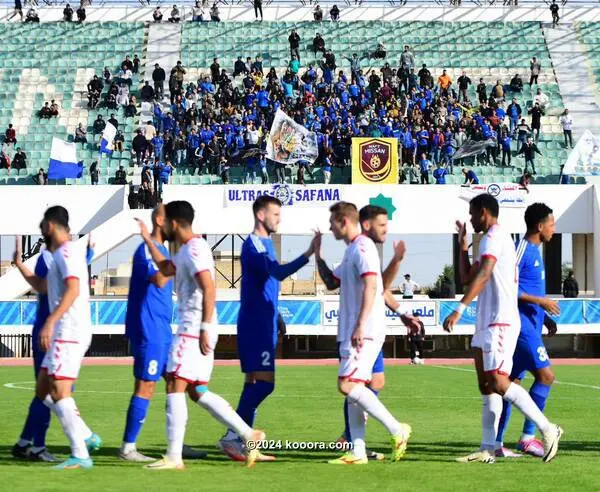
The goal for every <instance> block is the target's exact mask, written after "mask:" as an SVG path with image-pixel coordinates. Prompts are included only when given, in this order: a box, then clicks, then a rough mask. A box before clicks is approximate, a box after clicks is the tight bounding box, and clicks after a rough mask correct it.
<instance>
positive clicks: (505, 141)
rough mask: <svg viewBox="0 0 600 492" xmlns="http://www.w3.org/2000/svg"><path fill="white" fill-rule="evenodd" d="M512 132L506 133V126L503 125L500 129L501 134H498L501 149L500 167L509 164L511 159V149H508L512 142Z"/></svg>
mask: <svg viewBox="0 0 600 492" xmlns="http://www.w3.org/2000/svg"><path fill="white" fill-rule="evenodd" d="M511 135H512V132H511V133H508V132H507V131H506V127H504V128H503V129H502V134H501V136H500V146H501V149H502V167H505V166H509V167H510V165H511V160H512V156H511V151H510V144H511V142H512V136H511Z"/></svg>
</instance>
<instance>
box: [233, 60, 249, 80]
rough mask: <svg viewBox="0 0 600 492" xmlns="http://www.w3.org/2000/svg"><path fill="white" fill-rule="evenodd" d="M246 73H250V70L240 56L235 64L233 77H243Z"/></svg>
mask: <svg viewBox="0 0 600 492" xmlns="http://www.w3.org/2000/svg"><path fill="white" fill-rule="evenodd" d="M244 73H248V69H247V68H246V64H245V63H244V62H243V60H242V57H241V56H238V57H237V60H236V62H235V63H234V64H233V76H234V77H237V76H238V75H242V74H244Z"/></svg>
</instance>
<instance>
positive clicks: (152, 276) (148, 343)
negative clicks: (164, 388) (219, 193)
mask: <svg viewBox="0 0 600 492" xmlns="http://www.w3.org/2000/svg"><path fill="white" fill-rule="evenodd" d="M164 225H165V208H164V206H163V205H159V206H158V207H156V208H155V209H154V210H153V211H152V234H151V238H152V241H153V242H154V244H155V245H156V247H157V248H158V250H159V251H160V252H161V254H162V255H163V256H164V257H165V258H167V259H169V258H170V255H169V250H168V249H167V248H166V247H165V245H164V242H165V237H164V234H163V232H162V228H163V227H164ZM172 295H173V280H172V278H170V277H166V276H165V275H163V274H162V273H161V272H160V271H159V269H158V266H157V265H156V263H155V262H154V261H153V260H152V255H151V254H150V251H149V249H148V247H147V246H146V243H144V242H142V243H141V244H140V245H139V246H138V248H137V249H136V250H135V253H134V254H133V262H132V271H131V279H130V282H129V295H128V297H127V314H126V316H125V335H126V336H127V338H128V339H129V342H130V344H131V348H132V352H133V361H134V362H133V375H134V377H135V389H134V394H133V396H132V397H131V400H130V401H129V408H128V409H127V419H126V424H125V432H124V434H123V443H122V444H121V449H120V452H119V457H120V458H121V459H123V460H126V461H135V462H148V461H154V458H151V457H149V456H144V455H143V454H142V453H140V452H139V451H138V450H137V446H136V442H137V437H138V435H139V433H140V431H141V430H142V426H143V425H144V421H145V419H146V415H147V413H148V407H149V406H150V400H151V399H152V396H153V394H154V389H155V387H156V383H157V381H159V380H160V379H161V378H162V377H164V376H165V368H166V365H167V360H168V357H169V350H170V347H171V341H172V338H173V333H172V330H171V315H172V313H173V299H172ZM190 391H192V392H194V391H195V390H194V389H193V388H191V389H190ZM205 456H206V453H203V452H200V451H195V450H194V449H192V448H190V447H188V446H184V448H183V457H184V458H203V457H205Z"/></svg>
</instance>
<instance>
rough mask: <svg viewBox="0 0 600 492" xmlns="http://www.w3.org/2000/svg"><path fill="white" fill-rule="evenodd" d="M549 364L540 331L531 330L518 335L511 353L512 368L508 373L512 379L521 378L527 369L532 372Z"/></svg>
mask: <svg viewBox="0 0 600 492" xmlns="http://www.w3.org/2000/svg"><path fill="white" fill-rule="evenodd" d="M550 365H551V364H550V357H548V352H547V351H546V347H545V346H544V341H543V340H542V334H541V333H540V332H537V331H533V330H532V331H529V332H528V333H527V336H522V335H521V336H519V339H518V340H517V347H516V348H515V353H514V355H513V369H512V372H511V374H510V377H511V378H512V379H523V377H525V373H526V372H527V371H529V372H533V371H536V370H538V369H543V368H544V367H549V366H550Z"/></svg>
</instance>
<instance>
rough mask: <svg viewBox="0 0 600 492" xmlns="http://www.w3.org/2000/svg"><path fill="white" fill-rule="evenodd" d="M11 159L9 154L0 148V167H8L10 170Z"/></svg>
mask: <svg viewBox="0 0 600 492" xmlns="http://www.w3.org/2000/svg"><path fill="white" fill-rule="evenodd" d="M10 166H11V161H10V156H9V155H8V154H7V153H6V152H5V151H4V149H1V150H0V169H8V170H10Z"/></svg>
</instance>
